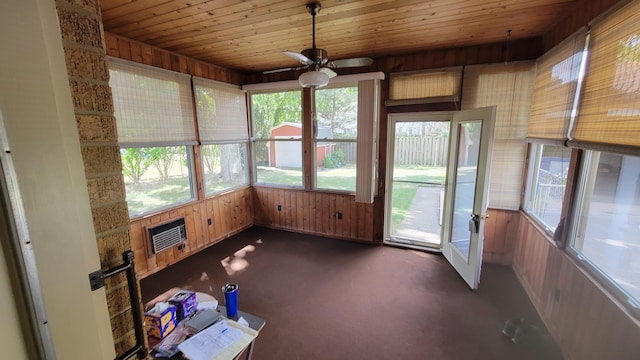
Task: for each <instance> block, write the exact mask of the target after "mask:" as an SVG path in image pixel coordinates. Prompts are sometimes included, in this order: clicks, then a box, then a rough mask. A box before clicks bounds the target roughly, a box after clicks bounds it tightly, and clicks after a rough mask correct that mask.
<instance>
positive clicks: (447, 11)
mask: <svg viewBox="0 0 640 360" xmlns="http://www.w3.org/2000/svg"><path fill="white" fill-rule="evenodd" d="M585 1H589V0H527V1H523V0H400V1H394V0H354V1H349V0H323V1H321V2H320V3H321V5H322V9H321V11H320V13H319V14H318V15H317V16H316V46H317V47H320V48H323V49H325V50H327V51H328V53H329V59H331V60H338V59H344V58H350V57H360V56H369V57H373V58H375V57H380V56H387V55H400V54H408V53H415V52H422V51H426V50H430V49H440V48H448V47H456V46H468V45H479V44H487V43H495V42H503V41H504V42H507V41H512V40H516V39H524V38H531V37H538V36H542V35H543V34H544V33H546V32H547V31H549V30H550V29H551V28H552V27H553V26H554V25H555V24H557V23H558V22H559V21H560V20H562V19H564V18H565V17H567V16H568V15H569V14H570V13H571V12H572V11H577V10H578V7H579V6H580V5H581V4H582V3H583V2H585ZM308 2H311V0H213V1H205V0H101V1H100V6H101V8H102V19H103V23H104V29H105V31H108V32H111V33H114V34H118V35H121V36H123V37H126V38H129V39H133V40H137V41H141V42H144V43H147V44H149V45H153V46H157V47H160V48H163V49H166V50H170V51H174V52H176V53H179V54H182V55H186V56H190V57H193V58H196V59H200V60H203V61H206V62H209V63H212V64H216V65H220V66H223V67H226V68H229V69H235V70H238V71H242V72H254V71H262V70H268V69H274V68H280V67H289V66H297V65H298V63H297V62H296V61H295V60H293V59H292V58H290V57H287V56H285V55H283V54H282V53H281V52H282V51H284V50H291V51H294V52H299V51H301V50H303V49H306V48H310V47H311V32H312V30H311V29H312V26H311V21H312V20H311V15H309V13H307V11H306V8H305V5H306V4H307V3H308ZM508 30H511V32H510V36H509V35H508Z"/></svg>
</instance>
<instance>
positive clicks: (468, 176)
mask: <svg viewBox="0 0 640 360" xmlns="http://www.w3.org/2000/svg"><path fill="white" fill-rule="evenodd" d="M494 117H495V107H488V108H482V109H474V110H466V111H459V112H433V113H407V114H392V115H390V119H389V120H390V121H389V141H388V144H389V151H388V154H387V182H386V184H387V190H386V209H385V240H384V242H385V243H387V244H393V245H399V246H404V247H410V248H419V249H426V250H436V251H442V252H443V254H444V256H445V257H446V258H447V260H448V261H449V262H450V263H451V265H452V266H453V267H454V268H455V269H456V270H457V271H458V273H460V275H461V276H462V278H463V279H464V280H465V281H466V282H467V283H468V284H469V286H470V287H471V288H472V289H476V288H477V287H478V283H479V281H480V265H481V263H482V240H483V231H484V219H485V218H486V206H487V199H486V194H488V186H489V171H488V169H489V163H490V155H491V143H492V141H493V129H494V125H493V123H494ZM426 130H428V131H426ZM438 134H439V136H444V137H445V138H446V142H445V145H444V148H443V146H442V144H440V145H439V146H438V145H437V144H436V143H437V142H438V141H439V140H437V139H436V138H437V136H436V135H438ZM429 137H431V138H432V139H430V140H428V139H426V138H429ZM427 142H428V144H429V145H428V146H427V145H425V144H427ZM438 149H440V150H438ZM443 152H444V154H442V153H443ZM438 153H440V154H438Z"/></svg>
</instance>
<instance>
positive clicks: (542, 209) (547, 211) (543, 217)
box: [524, 144, 571, 232]
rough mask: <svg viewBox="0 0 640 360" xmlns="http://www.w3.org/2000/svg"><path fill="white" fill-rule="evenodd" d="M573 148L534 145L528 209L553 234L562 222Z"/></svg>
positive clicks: (530, 169) (527, 198) (528, 190)
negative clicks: (561, 217)
mask: <svg viewBox="0 0 640 360" xmlns="http://www.w3.org/2000/svg"><path fill="white" fill-rule="evenodd" d="M570 157H571V149H568V148H565V147H559V146H551V145H543V144H531V161H530V164H529V180H528V182H527V191H526V197H525V204H524V207H525V210H526V211H527V212H528V213H529V214H530V215H533V216H534V217H535V218H536V219H538V221H540V222H541V223H542V224H543V225H544V226H545V227H546V228H547V230H549V231H550V232H553V231H555V229H556V227H557V226H558V223H559V222H560V214H561V212H562V201H563V199H564V190H565V186H566V183H567V172H568V169H569V160H570Z"/></svg>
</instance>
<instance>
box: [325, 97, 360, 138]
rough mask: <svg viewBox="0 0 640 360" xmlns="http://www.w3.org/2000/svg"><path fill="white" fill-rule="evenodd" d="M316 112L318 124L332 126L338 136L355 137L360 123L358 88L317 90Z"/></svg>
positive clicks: (332, 130)
mask: <svg viewBox="0 0 640 360" xmlns="http://www.w3.org/2000/svg"><path fill="white" fill-rule="evenodd" d="M316 112H317V121H318V125H320V126H326V127H328V128H330V129H331V132H332V133H333V134H334V136H335V137H336V138H355V137H356V132H357V124H358V88H357V87H344V88H335V89H324V90H318V91H316Z"/></svg>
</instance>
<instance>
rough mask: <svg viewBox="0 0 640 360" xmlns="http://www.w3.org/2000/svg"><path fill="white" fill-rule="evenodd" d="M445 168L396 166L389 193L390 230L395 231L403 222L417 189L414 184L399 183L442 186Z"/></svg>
mask: <svg viewBox="0 0 640 360" xmlns="http://www.w3.org/2000/svg"><path fill="white" fill-rule="evenodd" d="M446 172H447V168H446V167H433V166H418V165H396V166H395V168H394V172H393V180H394V183H393V189H392V191H391V197H392V199H391V229H395V228H396V227H397V226H398V225H399V224H400V223H401V222H402V220H404V217H405V215H406V214H407V210H408V209H409V206H411V203H412V202H413V198H414V197H415V196H416V192H417V191H418V187H420V186H422V185H420V184H415V183H403V182H401V181H415V182H422V183H424V182H428V183H435V184H443V185H444V180H445V176H446Z"/></svg>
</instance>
